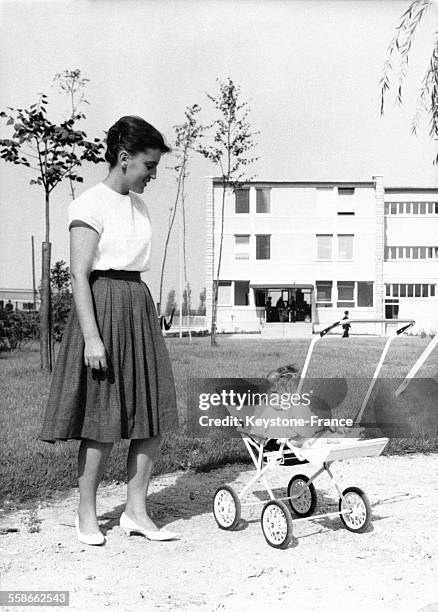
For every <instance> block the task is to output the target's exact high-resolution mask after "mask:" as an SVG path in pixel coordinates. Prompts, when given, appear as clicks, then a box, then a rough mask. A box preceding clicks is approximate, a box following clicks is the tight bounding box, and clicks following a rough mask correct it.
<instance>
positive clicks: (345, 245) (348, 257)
mask: <svg viewBox="0 0 438 612" xmlns="http://www.w3.org/2000/svg"><path fill="white" fill-rule="evenodd" d="M352 259H353V234H338V260H339V261H352Z"/></svg>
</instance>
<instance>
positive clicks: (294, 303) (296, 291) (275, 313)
mask: <svg viewBox="0 0 438 612" xmlns="http://www.w3.org/2000/svg"><path fill="white" fill-rule="evenodd" d="M255 304H256V306H258V307H264V308H265V321H266V323H297V322H306V323H311V321H312V289H310V288H308V287H287V288H266V289H256V290H255Z"/></svg>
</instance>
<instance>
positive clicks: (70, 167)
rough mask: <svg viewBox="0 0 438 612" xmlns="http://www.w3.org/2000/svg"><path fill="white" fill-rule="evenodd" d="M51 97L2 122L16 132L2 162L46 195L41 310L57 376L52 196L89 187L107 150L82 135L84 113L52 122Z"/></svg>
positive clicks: (48, 364) (44, 352)
mask: <svg viewBox="0 0 438 612" xmlns="http://www.w3.org/2000/svg"><path fill="white" fill-rule="evenodd" d="M47 104H48V102H47V96H46V95H45V94H43V93H41V94H39V100H38V102H36V103H35V104H32V105H31V106H30V107H29V108H25V109H22V108H17V109H14V108H11V107H8V111H9V112H8V113H6V112H4V111H1V112H0V117H2V118H3V119H6V125H10V126H12V129H13V134H12V138H11V139H1V140H0V145H1V146H2V147H3V148H2V149H1V151H0V158H2V159H3V160H4V161H6V162H10V163H13V164H16V165H22V166H25V167H27V168H30V169H31V170H33V171H34V172H35V173H36V176H35V178H32V179H30V184H31V185H39V186H41V187H43V189H44V194H45V226H46V228H45V229H46V232H45V241H44V242H43V243H42V276H41V308H40V351H41V368H42V369H43V370H46V371H48V372H50V371H51V370H52V361H53V359H52V343H51V300H50V251H51V244H50V195H51V193H52V191H53V190H54V189H55V187H56V186H57V185H58V184H59V183H60V182H62V181H63V180H64V179H71V180H72V181H77V182H83V179H82V177H81V176H79V175H78V173H77V172H78V169H79V167H80V166H81V165H82V162H83V161H89V162H92V163H99V162H101V161H104V158H103V157H102V156H101V150H102V149H103V148H104V145H103V144H102V143H101V141H100V140H99V139H98V138H95V139H94V141H93V142H92V141H90V140H87V136H86V134H85V132H83V131H81V130H78V129H76V123H77V122H78V121H79V120H81V119H84V118H85V115H84V114H83V113H78V114H76V115H74V116H73V117H71V118H70V119H68V120H66V121H63V122H62V123H60V124H59V125H58V124H56V123H53V122H52V121H50V120H49V119H48V118H47Z"/></svg>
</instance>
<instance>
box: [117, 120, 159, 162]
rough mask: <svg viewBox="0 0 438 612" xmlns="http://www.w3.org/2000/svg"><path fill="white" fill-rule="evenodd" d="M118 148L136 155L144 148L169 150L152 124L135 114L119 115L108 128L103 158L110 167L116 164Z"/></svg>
mask: <svg viewBox="0 0 438 612" xmlns="http://www.w3.org/2000/svg"><path fill="white" fill-rule="evenodd" d="M120 149H125V150H126V151H128V153H129V154H130V155H136V154H137V153H141V152H142V151H145V150H146V149H159V150H160V151H161V152H162V153H169V151H170V150H171V149H170V147H168V146H167V145H166V143H165V142H164V138H163V136H162V135H161V134H160V132H159V131H158V130H157V129H156V128H154V126H153V125H151V124H150V123H148V122H147V121H145V120H144V119H142V118H141V117H136V116H135V115H127V116H126V117H120V119H119V120H118V121H116V123H115V124H114V125H112V126H111V127H110V129H109V130H108V134H107V137H106V153H105V159H106V161H107V162H108V163H109V165H110V167H111V168H113V167H114V166H116V165H117V155H118V153H119V151H120Z"/></svg>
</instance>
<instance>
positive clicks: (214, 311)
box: [210, 280, 219, 346]
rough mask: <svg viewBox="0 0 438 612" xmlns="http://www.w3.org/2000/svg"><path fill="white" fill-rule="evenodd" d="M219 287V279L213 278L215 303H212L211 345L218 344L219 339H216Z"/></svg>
mask: <svg viewBox="0 0 438 612" xmlns="http://www.w3.org/2000/svg"><path fill="white" fill-rule="evenodd" d="M218 289H219V281H217V280H213V304H212V313H211V330H210V344H211V346H217V341H216V320H217V298H218Z"/></svg>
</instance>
